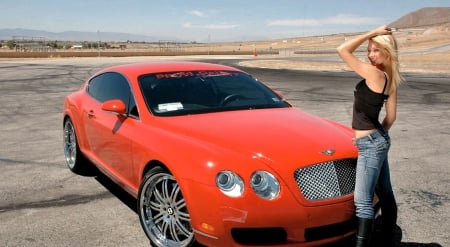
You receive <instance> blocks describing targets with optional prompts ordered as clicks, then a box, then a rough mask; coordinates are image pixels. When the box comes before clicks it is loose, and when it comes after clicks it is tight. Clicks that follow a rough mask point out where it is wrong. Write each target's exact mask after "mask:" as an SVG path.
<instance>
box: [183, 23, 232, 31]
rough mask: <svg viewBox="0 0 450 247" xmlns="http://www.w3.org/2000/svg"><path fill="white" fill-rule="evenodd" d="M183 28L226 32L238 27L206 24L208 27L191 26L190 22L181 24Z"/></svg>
mask: <svg viewBox="0 0 450 247" xmlns="http://www.w3.org/2000/svg"><path fill="white" fill-rule="evenodd" d="M183 27H184V28H198V29H211V30H226V29H233V28H236V27H238V25H235V24H208V25H192V23H190V22H185V23H184V24H183Z"/></svg>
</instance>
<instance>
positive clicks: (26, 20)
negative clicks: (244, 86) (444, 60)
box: [0, 0, 450, 42]
mask: <svg viewBox="0 0 450 247" xmlns="http://www.w3.org/2000/svg"><path fill="white" fill-rule="evenodd" d="M423 7H450V0H429V1H427V0H371V1H368V0H340V1H334V0H308V1H303V0H286V1H283V0H279V1H266V0H223V1H219V0H209V1H207V0H203V1H200V0H199V1H194V0H173V1H164V0H162V1H151V0H121V1H118V0H68V1H61V0H54V1H52V0H14V1H12V0H10V1H2V3H1V4H0V28H26V29H37V30H43V31H50V32H63V31H90V32H122V33H132V34H140V35H148V36H153V37H161V36H163V37H172V38H174V39H180V40H185V41H199V42H205V41H211V42H215V41H238V40H262V39H278V38H290V37H299V36H311V35H321V34H331V33H340V32H358V31H365V30H368V29H371V28H374V27H377V26H379V25H382V24H388V23H390V22H393V21H395V20H397V19H398V18H400V17H402V16H403V15H405V14H408V13H410V12H412V11H415V10H418V9H420V8H423Z"/></svg>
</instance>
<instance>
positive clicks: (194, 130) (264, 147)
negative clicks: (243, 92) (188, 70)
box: [158, 107, 356, 170]
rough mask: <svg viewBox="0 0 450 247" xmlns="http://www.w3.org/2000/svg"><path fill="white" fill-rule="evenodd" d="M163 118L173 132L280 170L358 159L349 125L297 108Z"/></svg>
mask: <svg viewBox="0 0 450 247" xmlns="http://www.w3.org/2000/svg"><path fill="white" fill-rule="evenodd" d="M158 121H162V122H163V123H160V124H161V125H160V126H165V128H167V131H170V132H171V133H174V134H177V135H180V136H185V137H186V138H194V139H195V140H198V141H201V142H206V143H208V145H213V146H219V147H220V148H225V149H228V150H230V151H232V152H234V153H240V154H241V155H244V156H248V157H251V158H253V159H255V158H257V159H260V160H261V161H262V162H264V163H265V164H267V165H269V166H272V167H273V166H274V165H276V167H277V170H278V169H288V170H292V168H298V167H302V166H306V165H310V164H314V163H317V162H323V161H328V160H335V159H341V158H349V157H352V158H353V157H356V148H355V146H354V145H353V142H352V140H351V138H352V132H351V130H350V129H349V128H348V127H345V126H343V125H341V124H338V123H335V122H332V121H330V120H326V119H322V118H320V117H316V116H313V115H310V114H308V113H305V112H303V111H301V110H299V109H297V108H294V107H290V108H276V109H256V110H239V111H228V112H218V113H208V114H197V115H187V116H179V117H161V118H159V119H158ZM327 150H328V151H327ZM330 153H333V154H330ZM283 167H284V168H283Z"/></svg>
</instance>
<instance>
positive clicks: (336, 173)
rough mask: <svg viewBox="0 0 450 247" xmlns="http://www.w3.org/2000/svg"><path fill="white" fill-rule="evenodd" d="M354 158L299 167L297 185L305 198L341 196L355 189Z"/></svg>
mask: <svg viewBox="0 0 450 247" xmlns="http://www.w3.org/2000/svg"><path fill="white" fill-rule="evenodd" d="M355 176H356V159H344V160H335V161H329V162H324V163H319V164H314V165H312V166H308V167H305V168H299V169H297V170H295V172H294V178H295V181H296V182H297V185H298V187H299V189H300V191H301V192H302V194H303V196H304V197H305V198H306V199H307V200H323V199H330V198H336V197H341V196H345V195H349V194H351V193H353V191H354V190H355Z"/></svg>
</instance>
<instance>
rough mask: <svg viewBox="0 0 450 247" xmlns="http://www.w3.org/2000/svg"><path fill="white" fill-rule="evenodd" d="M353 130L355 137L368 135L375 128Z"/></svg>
mask: <svg viewBox="0 0 450 247" xmlns="http://www.w3.org/2000/svg"><path fill="white" fill-rule="evenodd" d="M353 131H354V132H355V138H360V137H363V136H366V135H369V134H371V133H373V132H374V131H376V129H371V130H353Z"/></svg>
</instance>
